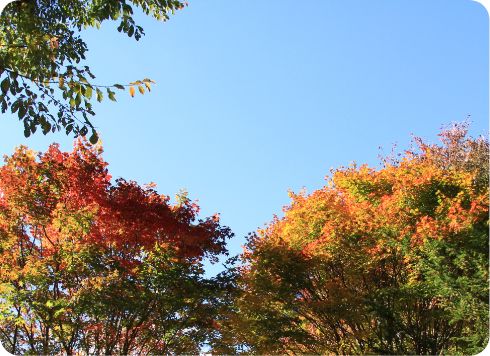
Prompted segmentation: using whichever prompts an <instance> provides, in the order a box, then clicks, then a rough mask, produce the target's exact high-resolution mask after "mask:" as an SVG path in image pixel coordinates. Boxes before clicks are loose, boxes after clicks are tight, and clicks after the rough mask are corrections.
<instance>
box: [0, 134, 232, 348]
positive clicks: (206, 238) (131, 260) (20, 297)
mask: <svg viewBox="0 0 490 356" xmlns="http://www.w3.org/2000/svg"><path fill="white" fill-rule="evenodd" d="M101 153H102V152H101V149H100V147H97V146H90V145H89V144H87V143H86V142H85V141H82V140H80V141H77V143H76V145H75V148H74V150H73V152H70V153H65V152H61V151H60V150H59V148H58V146H56V145H51V146H50V148H49V149H48V150H47V151H46V152H45V153H42V154H39V155H38V156H36V154H35V153H34V152H33V151H31V150H29V149H27V148H26V147H20V148H19V149H17V150H16V151H15V153H14V154H13V155H12V156H11V157H6V159H5V165H4V166H2V167H1V168H0V266H1V267H0V283H1V284H0V298H1V301H2V303H1V306H0V331H1V335H0V340H1V342H2V344H3V345H4V347H5V348H7V350H9V351H10V352H12V353H26V352H27V353H34V354H53V353H66V354H73V353H76V352H85V353H87V354H94V353H95V354H115V353H120V354H128V353H132V354H148V353H151V354H155V353H156V354H165V353H195V352H198V351H199V349H200V347H201V345H202V343H203V342H204V341H206V339H207V338H208V331H209V330H211V331H212V330H213V326H212V325H213V320H214V317H213V315H212V314H213V313H214V309H213V308H214V307H215V304H216V303H218V302H217V300H218V293H219V285H217V284H216V283H215V282H214V281H213V280H206V279H204V278H203V276H202V275H203V268H202V261H203V259H204V258H211V259H216V256H218V255H219V254H221V253H223V252H225V251H226V249H225V239H226V238H228V237H230V236H231V232H230V231H229V229H228V228H226V227H222V226H220V224H219V219H218V218H217V216H213V217H210V218H207V219H205V220H197V214H198V211H199V208H198V206H197V205H196V204H194V203H193V202H191V201H190V200H189V199H188V198H187V197H186V196H185V195H180V196H179V197H178V202H177V203H176V204H174V205H172V204H170V201H169V197H167V196H163V195H160V194H158V193H157V192H156V191H155V190H154V189H153V188H152V187H153V185H149V186H144V187H142V186H140V185H138V184H137V183H135V182H132V181H125V180H123V179H119V180H117V181H116V182H115V183H112V181H111V176H110V175H109V173H108V171H107V163H106V162H104V161H103V159H102V157H101ZM213 303H214V304H213Z"/></svg>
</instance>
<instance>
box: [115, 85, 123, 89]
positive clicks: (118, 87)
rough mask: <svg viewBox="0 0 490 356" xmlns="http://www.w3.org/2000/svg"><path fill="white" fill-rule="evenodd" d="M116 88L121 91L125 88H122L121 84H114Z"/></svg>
mask: <svg viewBox="0 0 490 356" xmlns="http://www.w3.org/2000/svg"><path fill="white" fill-rule="evenodd" d="M114 87H115V88H117V89H120V90H124V86H122V85H121V84H114Z"/></svg>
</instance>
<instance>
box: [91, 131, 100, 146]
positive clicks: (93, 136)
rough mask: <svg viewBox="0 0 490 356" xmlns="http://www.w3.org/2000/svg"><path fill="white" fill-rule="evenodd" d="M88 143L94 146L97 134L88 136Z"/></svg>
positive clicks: (97, 137) (97, 138)
mask: <svg viewBox="0 0 490 356" xmlns="http://www.w3.org/2000/svg"><path fill="white" fill-rule="evenodd" d="M89 141H90V143H91V144H92V145H95V144H96V143H97V142H98V141H99V135H97V132H95V131H94V132H93V133H92V136H90V138H89Z"/></svg>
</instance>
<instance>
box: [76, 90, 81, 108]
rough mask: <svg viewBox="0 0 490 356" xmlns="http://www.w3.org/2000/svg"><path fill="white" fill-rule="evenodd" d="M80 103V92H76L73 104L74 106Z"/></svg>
mask: <svg viewBox="0 0 490 356" xmlns="http://www.w3.org/2000/svg"><path fill="white" fill-rule="evenodd" d="M81 103H82V96H81V95H80V93H78V94H77V96H76V97H75V104H76V106H80V104H81Z"/></svg>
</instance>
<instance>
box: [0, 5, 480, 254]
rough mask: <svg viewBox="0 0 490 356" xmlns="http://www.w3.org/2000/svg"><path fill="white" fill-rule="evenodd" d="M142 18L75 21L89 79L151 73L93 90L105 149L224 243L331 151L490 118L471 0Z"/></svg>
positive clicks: (9, 139)
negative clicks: (210, 222) (137, 91)
mask: <svg viewBox="0 0 490 356" xmlns="http://www.w3.org/2000/svg"><path fill="white" fill-rule="evenodd" d="M140 24H141V25H142V26H143V27H144V28H145V31H146V36H145V37H143V38H142V39H141V40H140V41H139V42H135V41H134V40H133V39H128V38H126V37H124V36H123V35H121V34H120V33H118V32H117V31H115V27H116V26H115V25H114V24H111V23H107V24H104V25H103V26H102V29H101V30H100V31H97V30H88V31H86V33H85V37H86V40H87V43H88V45H89V49H90V51H89V53H88V61H87V64H89V65H90V66H91V68H92V70H93V72H94V73H95V74H96V75H97V82H98V83H100V84H112V83H116V82H118V83H124V82H129V81H132V80H136V79H143V78H145V77H150V78H152V79H154V80H155V81H156V82H157V85H156V86H155V87H154V88H153V90H152V92H151V93H150V94H145V95H144V96H141V95H137V96H136V97H135V98H130V96H129V95H128V93H119V96H118V102H117V103H112V102H104V103H102V104H101V105H97V116H96V118H95V119H94V123H95V125H96V126H97V127H98V128H99V130H100V133H101V137H102V140H103V143H104V148H105V155H104V157H105V159H106V160H107V161H108V162H109V164H110V166H109V169H110V171H111V174H112V175H113V176H114V177H119V176H121V177H124V178H126V179H134V180H136V181H138V182H139V183H148V182H150V181H153V182H155V183H157V185H158V190H159V192H161V193H164V194H169V195H173V194H174V193H176V192H178V191H179V189H182V188H184V189H186V190H188V191H189V195H190V197H191V198H192V199H198V200H199V203H200V205H201V208H202V214H203V216H205V215H210V214H213V213H215V212H220V213H221V216H222V222H223V223H224V224H226V225H229V226H230V227H231V228H232V229H233V231H234V232H235V233H236V238H235V239H234V240H233V241H231V242H230V245H229V248H230V250H231V252H232V253H237V252H240V251H241V248H240V245H241V244H243V242H244V236H246V234H247V233H248V232H250V231H254V230H255V229H256V228H257V227H261V226H263V224H264V223H266V222H268V221H270V220H271V218H272V215H273V214H274V213H276V214H281V209H282V206H284V205H285V204H287V203H288V201H289V199H288V196H287V191H288V189H292V190H294V191H298V190H299V189H301V188H302V187H306V188H307V190H308V191H312V190H314V189H317V188H319V187H321V186H322V185H323V184H324V177H325V175H326V174H328V172H329V169H330V168H331V167H338V166H341V165H347V164H349V162H352V161H356V162H359V163H369V164H371V165H375V164H376V163H377V157H378V155H379V153H380V150H379V148H378V147H380V146H381V147H383V148H384V151H385V152H388V151H389V150H390V149H391V146H392V145H393V144H395V143H396V144H398V145H399V146H400V147H407V146H408V144H409V141H410V137H411V134H412V133H413V134H415V135H417V136H421V137H424V138H426V139H428V140H429V141H436V140H437V133H438V132H439V129H440V128H441V126H443V125H445V124H449V123H450V122H453V121H462V120H464V119H465V118H466V117H467V116H468V115H471V120H472V123H473V124H472V128H471V132H472V134H474V135H478V134H487V133H488V115H489V112H488V108H489V102H488V96H489V91H488V84H489V83H488V78H489V72H488V68H489V67H488V53H489V48H488V15H487V13H486V11H485V10H484V8H483V7H482V6H481V5H480V4H478V3H476V2H473V1H470V0H369V1H366V0H357V1H350V0H312V1H308V2H298V1H290V0H268V1H263V0H232V1H224V0H207V1H197V0H189V6H188V7H187V8H185V9H184V10H182V11H179V12H177V13H176V14H175V15H174V16H173V17H172V18H171V19H170V21H169V22H167V23H160V22H157V21H155V20H153V19H150V18H144V17H141V23H140ZM0 132H1V139H0V154H11V153H12V151H13V148H14V147H15V146H17V145H19V144H27V145H28V146H30V147H32V148H34V149H36V150H45V149H46V147H47V146H48V145H49V143H51V142H53V141H56V142H59V143H60V144H61V146H62V148H64V149H66V150H69V149H71V144H72V139H71V138H68V137H66V136H64V135H63V134H62V133H58V134H54V135H48V136H47V137H43V136H42V135H40V134H39V135H35V136H33V137H31V138H29V139H24V137H23V126H22V125H21V124H20V123H18V122H17V121H16V119H15V118H11V117H9V115H2V117H1V118H0Z"/></svg>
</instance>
